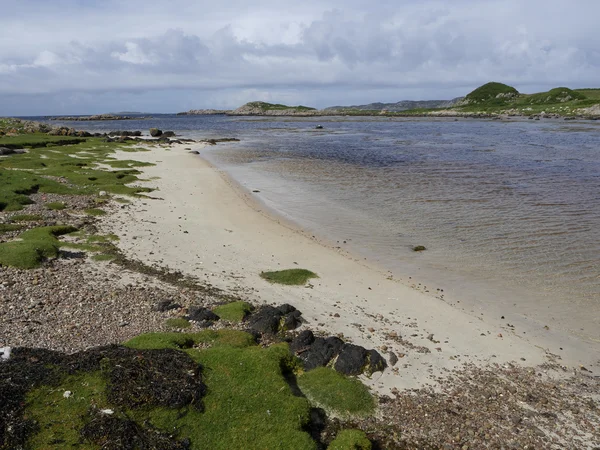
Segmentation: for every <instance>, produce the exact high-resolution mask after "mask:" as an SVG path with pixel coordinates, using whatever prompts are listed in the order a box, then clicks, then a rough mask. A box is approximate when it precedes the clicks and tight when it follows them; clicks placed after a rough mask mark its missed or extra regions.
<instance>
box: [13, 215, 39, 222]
mask: <svg viewBox="0 0 600 450" xmlns="http://www.w3.org/2000/svg"><path fill="white" fill-rule="evenodd" d="M10 220H12V221H13V222H38V221H40V220H44V218H43V217H42V216H40V215H39V214H17V215H14V216H12V217H11V218H10Z"/></svg>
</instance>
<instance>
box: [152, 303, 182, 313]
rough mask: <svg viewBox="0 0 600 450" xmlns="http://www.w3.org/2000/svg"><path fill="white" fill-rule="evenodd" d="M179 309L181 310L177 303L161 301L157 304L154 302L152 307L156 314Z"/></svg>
mask: <svg viewBox="0 0 600 450" xmlns="http://www.w3.org/2000/svg"><path fill="white" fill-rule="evenodd" d="M179 308H181V305H180V304H179V303H175V302H173V300H161V301H159V302H156V303H155V304H154V306H152V310H153V311H158V312H165V311H170V310H172V309H179Z"/></svg>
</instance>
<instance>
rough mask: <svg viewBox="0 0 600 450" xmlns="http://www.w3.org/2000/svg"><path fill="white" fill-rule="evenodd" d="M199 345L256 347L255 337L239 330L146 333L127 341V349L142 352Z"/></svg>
mask: <svg viewBox="0 0 600 450" xmlns="http://www.w3.org/2000/svg"><path fill="white" fill-rule="evenodd" d="M197 344H209V345H212V346H213V347H219V346H227V347H236V348H245V347H249V346H253V345H256V342H255V341H254V337H253V336H252V335H251V334H248V333H246V332H244V331H238V330H218V331H214V330H204V331H200V332H198V333H146V334H141V335H139V336H136V337H134V338H133V339H131V340H129V341H127V342H126V343H125V344H123V345H125V346H126V347H131V348H137V349H140V350H149V349H161V348H174V349H186V348H192V347H193V346H194V345H197Z"/></svg>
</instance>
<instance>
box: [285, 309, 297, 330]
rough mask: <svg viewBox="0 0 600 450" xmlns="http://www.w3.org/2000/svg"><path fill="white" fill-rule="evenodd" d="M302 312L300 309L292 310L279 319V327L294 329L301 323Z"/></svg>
mask: <svg viewBox="0 0 600 450" xmlns="http://www.w3.org/2000/svg"><path fill="white" fill-rule="evenodd" d="M301 317H302V313H301V312H300V311H297V310H296V311H293V312H291V313H289V314H286V315H285V316H283V319H282V320H281V329H282V330H283V331H290V330H295V329H296V328H298V327H299V326H300V325H302V319H301Z"/></svg>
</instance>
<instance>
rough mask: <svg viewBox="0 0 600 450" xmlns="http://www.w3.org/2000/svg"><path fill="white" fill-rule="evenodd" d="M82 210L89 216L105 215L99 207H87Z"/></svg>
mask: <svg viewBox="0 0 600 450" xmlns="http://www.w3.org/2000/svg"><path fill="white" fill-rule="evenodd" d="M84 211H85V213H86V214H87V215H89V216H104V215H106V211H104V210H102V209H99V208H89V209H86V210H84Z"/></svg>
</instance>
